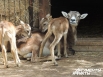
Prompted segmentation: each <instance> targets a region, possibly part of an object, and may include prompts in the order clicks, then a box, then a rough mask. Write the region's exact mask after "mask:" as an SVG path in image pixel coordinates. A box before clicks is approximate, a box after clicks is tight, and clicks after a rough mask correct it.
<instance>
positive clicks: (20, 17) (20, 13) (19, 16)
mask: <svg viewBox="0 0 103 77" xmlns="http://www.w3.org/2000/svg"><path fill="white" fill-rule="evenodd" d="M20 3H21V1H20V0H19V10H20V14H19V17H20V20H21V8H20V7H21V4H20Z"/></svg>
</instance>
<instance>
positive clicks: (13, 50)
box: [10, 36, 20, 66]
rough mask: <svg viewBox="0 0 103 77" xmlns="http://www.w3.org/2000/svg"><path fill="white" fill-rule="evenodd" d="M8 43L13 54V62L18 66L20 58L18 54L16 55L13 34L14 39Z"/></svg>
mask: <svg viewBox="0 0 103 77" xmlns="http://www.w3.org/2000/svg"><path fill="white" fill-rule="evenodd" d="M10 43H11V52H12V54H13V58H14V60H15V63H16V65H17V66H20V59H19V55H18V52H17V47H16V39H15V36H14V39H12V40H11V41H10Z"/></svg>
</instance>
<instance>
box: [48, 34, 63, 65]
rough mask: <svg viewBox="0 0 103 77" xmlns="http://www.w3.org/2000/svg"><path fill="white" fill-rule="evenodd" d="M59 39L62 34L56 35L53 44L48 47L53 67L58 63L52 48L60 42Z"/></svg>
mask: <svg viewBox="0 0 103 77" xmlns="http://www.w3.org/2000/svg"><path fill="white" fill-rule="evenodd" d="M61 38H62V34H58V35H57V36H55V38H54V40H53V42H52V43H51V45H50V52H51V57H52V62H53V64H54V65H58V63H57V62H56V60H55V56H54V48H55V46H56V45H57V44H58V43H59V42H60V40H61Z"/></svg>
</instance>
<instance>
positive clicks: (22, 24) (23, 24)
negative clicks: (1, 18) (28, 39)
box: [20, 20, 25, 28]
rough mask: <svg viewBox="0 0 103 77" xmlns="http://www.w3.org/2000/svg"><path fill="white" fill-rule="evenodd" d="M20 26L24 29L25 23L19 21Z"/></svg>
mask: <svg viewBox="0 0 103 77" xmlns="http://www.w3.org/2000/svg"><path fill="white" fill-rule="evenodd" d="M20 24H21V26H23V27H24V28H25V23H24V22H23V21H21V20H20Z"/></svg>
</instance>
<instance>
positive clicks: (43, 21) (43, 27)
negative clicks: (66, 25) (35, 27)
mask: <svg viewBox="0 0 103 77" xmlns="http://www.w3.org/2000/svg"><path fill="white" fill-rule="evenodd" d="M51 19H52V16H51V15H50V14H47V15H46V17H44V18H42V19H41V21H40V25H39V29H40V31H41V32H45V31H47V29H48V24H49V22H50V21H51Z"/></svg>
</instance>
